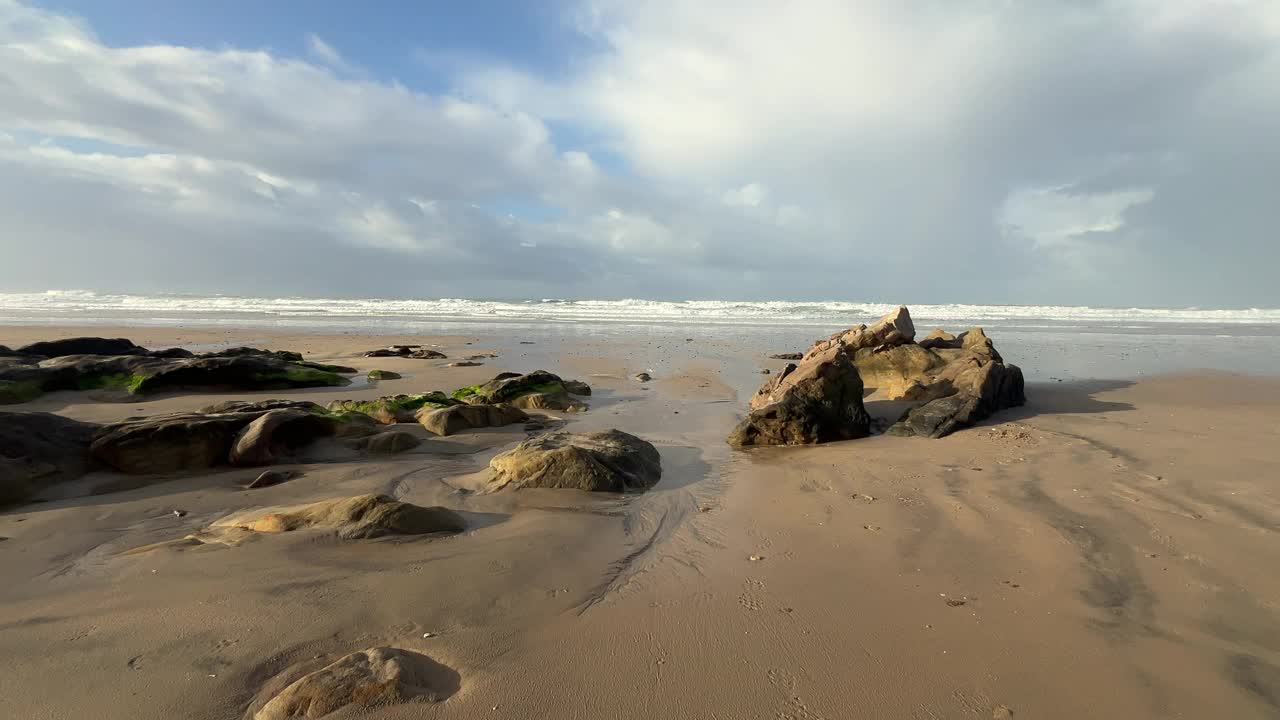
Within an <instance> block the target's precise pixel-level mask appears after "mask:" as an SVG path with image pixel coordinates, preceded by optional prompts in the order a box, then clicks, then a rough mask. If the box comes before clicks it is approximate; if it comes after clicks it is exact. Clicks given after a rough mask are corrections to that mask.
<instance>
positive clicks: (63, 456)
mask: <svg viewBox="0 0 1280 720" xmlns="http://www.w3.org/2000/svg"><path fill="white" fill-rule="evenodd" d="M97 430H98V426H97V425H94V424H92V423H84V422H79V421H77V420H72V419H70V418H65V417H62V416H61V415H54V414H51V413H12V412H0V505H4V504H7V503H12V502H20V501H23V500H27V499H28V498H30V497H31V496H33V495H35V494H36V493H38V492H39V491H41V490H43V489H44V488H46V487H48V486H50V485H53V484H56V483H60V482H66V481H68V480H74V479H75V478H78V477H80V476H81V475H83V474H84V473H85V472H86V471H87V470H89V469H90V466H91V462H90V458H89V444H90V442H91V441H92V440H93V434H94V433H95V432H96V431H97Z"/></svg>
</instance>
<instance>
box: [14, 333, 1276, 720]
mask: <svg viewBox="0 0 1280 720" xmlns="http://www.w3.org/2000/svg"><path fill="white" fill-rule="evenodd" d="M81 335H98V336H104V337H117V336H123V337H128V338H130V339H131V340H133V341H134V342H137V343H139V344H141V345H144V346H146V347H152V348H160V347H169V346H182V347H187V348H189V349H197V350H204V349H215V348H222V347H231V346H239V345H249V346H253V347H265V348H270V349H288V350H294V351H298V352H301V353H303V355H304V357H305V358H306V359H308V360H314V361H321V362H333V363H341V364H346V365H351V366H353V367H356V368H358V369H359V370H361V371H362V373H363V372H364V371H368V370H372V369H385V370H391V371H395V372H398V373H401V374H402V375H404V377H403V378H402V379H398V380H388V381H382V382H379V383H377V384H367V383H366V384H356V385H353V386H351V387H346V388H321V389H306V390H293V391H288V392H280V391H271V392H259V393H235V394H233V395H227V394H213V393H203V394H171V395H167V396H166V395H162V396H158V397H155V398H143V399H140V398H132V399H130V400H129V401H128V402H104V401H100V399H95V396H94V393H92V392H66V391H63V392H54V393H50V394H48V395H45V396H43V397H41V398H38V399H36V400H34V401H32V402H29V403H25V404H20V405H12V406H6V407H4V408H3V409H4V410H6V411H41V412H53V413H58V414H61V415H65V416H67V417H71V418H75V419H79V420H85V421H92V422H98V423H105V422H113V421H118V420H121V419H124V418H126V417H129V416H137V415H153V414H158V413H162V412H169V411H176V410H194V409H197V408H200V407H202V406H205V405H208V404H210V403H212V402H216V401H219V400H225V399H246V400H260V399H265V398H276V397H287V398H294V399H308V400H314V401H316V402H320V403H326V402H328V401H330V400H333V399H338V398H356V399H371V398H376V397H378V396H382V395H388V394H395V393H408V392H423V391H428V390H435V389H441V390H445V391H446V392H447V391H450V390H452V389H455V388H459V387H463V386H467V385H472V384H476V383H480V382H483V381H485V380H487V379H489V378H491V377H493V375H494V374H496V373H498V372H502V371H516V372H529V371H532V370H535V369H545V370H549V371H551V372H555V373H558V374H560V375H563V376H564V377H566V378H570V377H572V378H576V379H581V380H584V381H586V382H588V383H589V384H590V385H591V386H592V389H593V394H592V396H591V397H590V398H588V404H589V405H590V409H589V410H588V411H586V412H583V413H572V414H562V413H551V414H552V415H555V416H556V417H558V418H559V419H561V420H563V421H564V422H565V423H566V424H567V425H566V426H567V428H568V429H570V430H574V431H587V430H604V429H609V428H617V429H620V430H624V431H626V432H628V433H632V434H635V435H637V436H640V437H642V438H644V439H645V440H648V441H649V442H651V443H653V444H654V445H655V446H656V447H657V448H658V450H659V451H660V453H661V457H662V466H663V476H662V480H661V482H660V483H659V484H658V485H657V486H656V487H655V488H653V489H652V490H650V491H648V492H646V493H643V494H635V495H625V496H620V495H612V494H601V493H585V492H579V491H573V490H541V489H538V490H522V491H519V492H500V493H493V494H472V493H466V492H462V491H460V490H459V488H464V487H467V482H468V480H467V479H468V478H469V477H471V476H473V475H475V474H476V473H479V472H481V471H483V470H484V468H485V467H486V465H487V463H488V461H489V458H491V457H492V456H493V455H494V454H496V453H497V452H499V451H501V450H503V449H506V448H509V447H511V446H513V445H514V444H516V443H517V442H519V441H521V440H524V439H525V437H526V432H525V430H524V429H522V428H521V426H519V425H515V426H509V427H505V428H494V429H485V430H477V431H473V432H467V433H461V434H459V435H456V436H450V437H447V438H445V437H439V438H437V437H430V436H428V435H427V433H425V431H421V429H420V428H416V429H415V431H416V432H419V434H420V435H421V437H422V439H423V443H422V444H421V445H420V446H419V447H417V448H415V449H413V450H411V451H409V452H405V453H401V454H398V455H394V456H388V457H383V458H376V459H375V458H362V459H359V460H358V461H356V460H352V459H349V458H342V457H337V458H325V457H315V458H309V459H306V460H305V461H300V462H296V463H285V464H284V467H288V468H289V469H292V470H294V471H297V472H298V473H299V475H298V476H297V477H296V478H295V479H292V480H290V481H289V482H285V483H282V484H280V485H276V486H274V487H269V488H264V489H258V490H252V491H250V490H245V489H243V488H242V483H244V482H246V481H247V480H248V479H251V478H252V477H253V476H254V475H256V474H257V473H258V472H259V470H258V469H252V468H239V469H236V468H220V469H216V470H211V471H209V472H207V473H195V474H192V473H187V474H182V475H178V476H166V477H147V478H136V477H127V478H126V477H122V476H120V475H116V474H113V473H108V472H102V471H98V472H94V473H91V474H90V475H88V476H86V477H85V478H82V479H81V480H78V481H76V482H74V483H71V484H68V485H64V486H57V487H55V488H51V489H50V490H49V491H48V493H47V494H46V495H45V496H43V497H42V498H40V500H41V501H40V502H35V503H29V504H24V505H19V506H14V507H9V508H5V509H3V510H0V538H3V540H0V569H2V570H3V572H2V576H3V578H4V579H5V582H4V583H3V587H0V665H3V667H4V670H3V672H0V698H3V702H2V706H3V708H4V709H3V712H0V715H3V716H4V717H12V718H15V719H17V718H23V719H25V718H32V719H33V720H34V719H36V718H40V719H44V718H49V719H61V718H84V717H94V718H103V719H104V720H106V719H112V718H121V719H124V718H129V719H130V720H140V719H148V718H156V719H160V718H164V719H166V720H167V719H171V718H196V719H201V720H203V719H207V720H232V719H235V718H241V717H244V716H245V713H246V710H247V709H248V708H249V707H250V704H251V703H252V702H253V701H254V697H255V695H256V694H257V693H259V691H260V689H261V688H262V687H263V685H264V684H265V683H266V682H267V681H268V680H269V679H270V678H271V677H273V676H274V675H276V674H277V673H279V672H281V671H282V670H284V669H285V668H287V667H289V666H292V665H295V664H298V663H305V662H308V661H312V662H316V663H318V662H321V661H323V660H324V659H326V658H330V659H331V658H335V657H338V656H341V655H344V654H346V653H349V652H353V651H356V650H360V649H363V648H369V647H375V646H381V645H389V646H395V647H399V648H405V649H408V650H414V651H417V652H421V653H423V654H425V655H427V656H429V657H430V658H432V659H433V660H434V661H436V662H437V663H439V664H441V665H443V666H444V667H445V668H446V669H447V670H448V673H447V675H448V678H449V680H448V682H446V683H445V685H446V687H447V692H446V693H445V694H446V695H447V697H446V698H445V699H443V700H442V701H441V702H437V703H408V704H401V705H392V706H386V707H379V708H374V709H371V710H367V711H364V713H363V714H358V713H356V712H355V711H354V709H352V708H348V709H347V710H345V711H343V713H345V714H342V713H340V714H336V715H333V716H332V717H335V718H336V717H357V716H358V717H371V718H384V719H388V720H389V719H393V718H406V719H407V718H521V719H528V718H547V719H549V720H551V719H556V720H568V719H570V718H582V719H584V720H585V719H588V718H591V719H595V718H619V719H623V720H626V719H630V718H637V719H638V718H701V719H706V720H713V719H715V720H729V719H731V718H732V719H736V718H761V719H775V720H776V719H787V720H817V719H823V718H825V719H828V720H837V719H842V718H904V719H912V720H922V719H926V718H930V719H932V718H970V717H972V718H988V717H991V718H1008V717H1017V718H1042V719H1051V718H1063V719H1067V718H1070V719H1072V720H1075V719H1077V718H1211V717H1224V718H1225V717H1231V718H1273V717H1278V716H1280V575H1277V574H1276V573H1275V572H1273V571H1272V570H1273V569H1274V568H1277V567H1280V536H1278V534H1277V533H1278V531H1280V491H1278V490H1277V479H1280V455H1278V454H1277V452H1276V450H1275V448H1276V443H1277V441H1280V380H1278V379H1276V378H1272V377H1258V376H1250V375H1243V374H1233V373H1226V372H1219V371H1211V370H1205V371H1195V372H1183V373H1177V374H1165V375H1160V376H1155V377H1146V378H1143V379H1140V380H1136V381H1125V380H1114V381H1110V380H1109V381H1096V382H1086V381H1081V382H1030V383H1028V386H1027V391H1026V394H1027V400H1028V401H1027V404H1026V405H1025V406H1024V407H1021V408H1016V409H1013V410H1005V411H1002V412H1001V413H999V414H998V415H997V416H996V417H993V418H991V419H990V420H988V421H986V422H984V423H982V424H980V425H979V426H977V427H973V428H969V429H966V430H962V431H960V432H957V433H956V434H954V435H951V436H949V437H946V438H943V439H938V440H934V439H922V438H901V437H889V436H881V435H876V436H873V437H869V438H865V439H860V440H852V441H847V442H839V443H830V444H825V445H821V446H814V447H792V448H760V449H751V450H735V449H732V448H730V447H729V446H728V445H726V443H725V437H726V434H727V433H728V432H729V431H730V430H731V429H732V428H733V426H734V424H735V423H736V422H737V421H738V420H739V419H740V418H741V417H742V413H743V412H744V410H745V406H746V402H747V399H748V398H749V397H750V395H751V393H752V392H754V391H755V388H756V387H757V386H758V385H759V383H760V382H761V379H762V375H761V374H760V371H761V370H762V369H765V368H768V369H771V370H772V371H773V372H775V373H776V372H777V371H778V369H779V368H781V367H782V365H783V363H782V362H781V361H778V360H769V359H767V354H768V353H769V352H776V351H779V350H790V349H800V348H778V347H773V348H759V347H748V346H745V345H741V344H735V343H734V342H732V341H722V342H714V341H704V340H699V341H698V342H691V341H688V340H686V338H685V337H684V336H683V335H681V334H675V333H674V331H673V333H672V334H671V335H670V336H667V337H655V336H652V335H647V336H644V337H642V338H636V339H635V340H632V341H626V340H618V339H613V338H611V339H609V340H608V341H600V340H592V339H590V338H586V339H581V338H566V339H564V340H562V341H559V342H545V341H543V340H541V339H540V340H539V341H538V342H537V343H536V344H521V342H522V340H523V338H522V337H520V336H519V335H517V334H512V333H509V332H501V333H499V332H490V333H488V334H481V335H474V336H472V335H467V336H462V335H453V336H439V337H424V336H371V335H362V334H359V333H347V334H305V333H282V332H278V331H271V330H265V329H261V328H250V329H237V328H209V327H204V328H197V329H188V328H165V327H154V328H146V329H139V328H137V327H121V328H104V327H102V326H94V327H92V328H84V327H81V328H76V327H56V328H55V327H48V326H26V327H17V326H15V327H6V328H3V329H0V343H3V344H5V345H9V346H11V347H16V346H18V345H21V344H24V343H27V342H31V341H35V340H48V339H54V338H59V337H75V336H81ZM995 340H996V342H997V343H998V342H999V340H1000V338H999V337H996V338H995ZM409 342H412V343H415V344H423V345H428V346H435V347H438V348H439V349H440V350H441V351H443V352H445V353H446V354H448V355H450V357H454V356H463V355H469V354H483V353H496V354H497V357H495V358H490V359H485V360H484V361H483V362H484V364H483V365H481V366H477V367H446V366H445V363H444V362H442V361H428V360H417V359H407V358H366V357H363V352H364V351H366V350H369V349H371V348H376V347H380V346H384V345H388V344H392V343H409ZM526 342H528V341H526ZM1013 359H1014V360H1015V361H1016V360H1017V358H1013ZM641 371H648V372H651V373H652V374H653V380H652V381H651V382H648V383H640V382H637V381H636V380H635V379H633V377H632V376H633V375H634V374H635V373H637V372H641ZM867 409H868V410H869V411H870V412H871V414H872V415H873V416H877V417H882V418H885V419H894V418H895V417H896V415H897V413H898V412H900V408H898V407H897V406H896V404H895V403H891V402H887V401H881V400H878V399H877V398H876V397H875V396H872V397H869V398H867ZM362 493H381V494H387V495H390V496H392V497H395V498H397V499H399V500H403V501H406V502H412V503H416V504H420V505H442V506H445V507H449V508H452V509H454V510H457V511H458V512H460V513H461V514H462V515H463V516H464V517H465V518H466V519H467V521H468V524H469V526H470V527H469V529H468V530H467V531H466V532H464V533H461V534H458V535H455V536H449V537H430V538H420V539H398V538H396V539H379V540H367V541H358V542H344V541H339V540H337V539H336V538H335V537H333V535H332V533H325V532H321V531H307V530H303V531H297V532H292V533H283V534H279V535H272V536H264V537H260V538H256V539H254V540H253V541H251V542H246V543H244V544H241V545H238V546H235V547H227V546H216V545H205V546H197V547H164V548H160V549H157V550H154V551H150V552H143V553H129V552H128V551H129V550H131V549H133V548H138V547H141V546H146V545H148V544H151V543H158V542H164V541H168V540H173V539H177V538H181V537H183V536H184V535H185V534H186V533H190V532H194V531H196V530H198V529H200V528H202V527H204V526H206V525H208V524H209V523H210V522H212V521H214V520H216V519H217V518H219V517H222V516H225V515H227V514H228V513H232V512H235V511H239V510H244V509H250V508H254V507H261V506H268V505H270V506H274V505H290V504H298V503H307V502H313V501H317V500H324V499H327V498H331V497H336V496H346V495H356V494H362ZM175 511H178V512H175Z"/></svg>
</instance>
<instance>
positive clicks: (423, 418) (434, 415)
mask: <svg viewBox="0 0 1280 720" xmlns="http://www.w3.org/2000/svg"><path fill="white" fill-rule="evenodd" d="M417 418H418V422H419V423H421V424H422V426H423V427H425V428H426V429H427V430H429V431H431V432H433V433H435V434H436V435H444V436H447V435H453V434H456V433H460V432H465V431H467V430H475V429H478V428H487V427H502V426H504V425H511V424H512V423H518V422H526V421H527V420H528V419H529V416H528V415H527V414H526V413H525V412H524V411H523V410H520V409H519V408H515V407H512V406H511V405H506V404H499V405H455V406H453V407H447V408H437V409H423V410H421V411H419V412H418V416H417Z"/></svg>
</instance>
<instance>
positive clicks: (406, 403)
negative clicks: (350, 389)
mask: <svg viewBox="0 0 1280 720" xmlns="http://www.w3.org/2000/svg"><path fill="white" fill-rule="evenodd" d="M458 404H460V401H458V400H455V399H453V398H451V397H449V396H448V395H445V394H444V393H442V392H440V391H438V390H437V391H435V392H429V393H418V394H416V395H403V394H402V395H386V396H383V397H380V398H377V399H376V400H334V401H333V402H331V403H329V410H332V411H335V412H358V413H363V414H365V415H368V416H369V417H371V418H373V419H374V420H377V421H378V422H380V423H382V424H383V425H394V424H395V423H411V422H414V421H415V420H416V419H417V414H418V412H419V411H420V410H422V409H423V408H431V409H433V410H434V409H437V408H445V407H450V406H452V405H458Z"/></svg>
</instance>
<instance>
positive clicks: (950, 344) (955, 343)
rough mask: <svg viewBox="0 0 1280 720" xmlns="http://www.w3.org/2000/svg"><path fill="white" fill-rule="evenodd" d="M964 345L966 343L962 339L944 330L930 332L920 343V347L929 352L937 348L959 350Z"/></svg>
mask: <svg viewBox="0 0 1280 720" xmlns="http://www.w3.org/2000/svg"><path fill="white" fill-rule="evenodd" d="M963 344H964V343H963V341H962V340H960V338H958V337H956V336H955V335H952V334H951V333H949V332H947V331H946V330H943V329H942V328H934V329H933V330H930V331H929V334H928V335H925V336H924V339H923V340H921V341H920V347H922V348H926V349H929V350H933V349H936V348H948V349H951V348H959V347H961V346H962V345H963Z"/></svg>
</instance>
